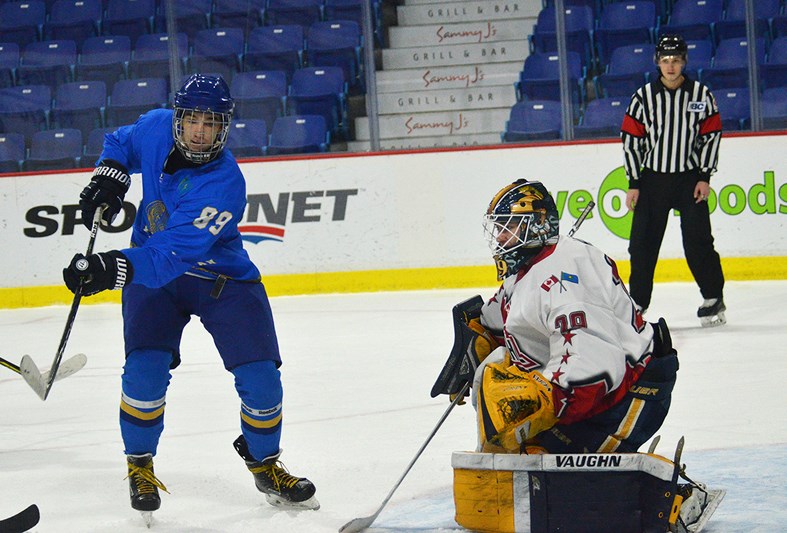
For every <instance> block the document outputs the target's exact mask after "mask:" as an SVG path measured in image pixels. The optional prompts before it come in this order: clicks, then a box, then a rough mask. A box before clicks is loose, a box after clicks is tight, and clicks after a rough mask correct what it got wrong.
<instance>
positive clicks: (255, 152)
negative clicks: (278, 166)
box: [227, 119, 268, 157]
mask: <svg viewBox="0 0 787 533" xmlns="http://www.w3.org/2000/svg"><path fill="white" fill-rule="evenodd" d="M267 146H268V126H267V124H266V122H265V121H264V120H262V119H248V120H235V119H233V121H232V123H231V124H230V132H229V136H228V138H227V147H228V148H229V149H230V151H231V152H232V155H234V156H235V157H260V156H263V155H265V150H266V148H267Z"/></svg>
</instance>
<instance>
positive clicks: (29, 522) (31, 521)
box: [0, 365, 41, 533]
mask: <svg viewBox="0 0 787 533" xmlns="http://www.w3.org/2000/svg"><path fill="white" fill-rule="evenodd" d="M3 366H5V365H3ZM40 519H41V513H39V511H38V506H37V505H36V504H33V505H31V506H30V507H28V508H27V509H24V510H22V511H19V512H18V513H16V514H15V515H14V516H11V517H9V518H6V519H5V520H0V531H2V532H3V533H22V532H23V531H28V530H30V529H33V528H34V527H35V526H36V525H37V524H38V521H39V520H40Z"/></svg>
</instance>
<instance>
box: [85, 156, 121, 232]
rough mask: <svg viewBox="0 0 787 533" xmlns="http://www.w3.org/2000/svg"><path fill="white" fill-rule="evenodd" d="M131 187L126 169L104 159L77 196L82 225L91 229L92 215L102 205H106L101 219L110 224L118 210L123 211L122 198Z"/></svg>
mask: <svg viewBox="0 0 787 533" xmlns="http://www.w3.org/2000/svg"><path fill="white" fill-rule="evenodd" d="M130 186H131V179H130V178H129V177H128V169H126V167H125V166H123V165H122V164H120V163H118V162H117V161H115V160H114V159H104V160H103V161H101V162H100V163H99V164H98V165H97V166H96V169H95V170H94V171H93V179H91V180H90V183H89V184H88V185H87V187H85V188H84V189H82V193H81V194H80V195H79V207H80V208H81V209H82V223H83V224H85V226H87V229H91V227H92V225H93V215H94V214H95V212H96V209H98V208H99V207H100V206H102V205H106V206H107V207H106V209H104V213H103V214H102V215H101V219H102V220H103V221H104V222H106V223H107V225H109V224H111V223H112V221H113V220H114V219H115V217H116V216H117V214H118V213H120V210H121V209H123V197H124V196H125V195H126V192H128V188H129V187H130Z"/></svg>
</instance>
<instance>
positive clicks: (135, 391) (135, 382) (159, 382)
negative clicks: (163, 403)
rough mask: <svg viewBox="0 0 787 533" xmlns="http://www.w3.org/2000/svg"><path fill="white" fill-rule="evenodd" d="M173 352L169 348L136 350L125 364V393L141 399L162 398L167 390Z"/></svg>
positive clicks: (127, 358) (129, 355)
mask: <svg viewBox="0 0 787 533" xmlns="http://www.w3.org/2000/svg"><path fill="white" fill-rule="evenodd" d="M171 362H172V353H171V352H169V351H167V350H149V349H143V350H134V351H133V352H131V353H130V354H128V356H127V357H126V364H125V365H124V366H123V394H124V395H126V396H129V397H131V398H133V399H135V400H139V401H153V400H158V399H162V398H163V397H164V395H165V394H166V392H167V386H168V385H169V380H170V377H171V375H170V373H169V365H170V363H171Z"/></svg>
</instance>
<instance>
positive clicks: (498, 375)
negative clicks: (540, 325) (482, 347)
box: [473, 348, 558, 453]
mask: <svg viewBox="0 0 787 533" xmlns="http://www.w3.org/2000/svg"><path fill="white" fill-rule="evenodd" d="M552 387H553V385H552V383H550V382H549V380H547V379H546V378H545V377H544V376H543V375H542V374H541V373H540V372H535V371H533V372H525V371H524V370H521V369H519V368H518V367H517V366H516V365H513V364H511V358H510V356H509V353H508V350H506V349H505V348H500V349H499V350H496V351H495V352H494V353H493V354H492V355H491V356H490V357H489V358H488V359H487V361H486V362H485V363H484V364H483V365H481V366H480V367H479V368H478V370H477V371H476V375H475V380H474V384H473V389H474V390H475V398H474V400H475V403H476V409H477V416H478V441H479V451H483V452H489V453H494V452H507V453H521V451H522V449H523V448H524V447H525V446H526V445H528V444H530V443H528V442H527V441H529V440H530V439H532V438H533V437H535V436H536V435H538V434H539V433H541V432H542V431H546V430H547V429H549V428H551V427H552V426H554V425H555V423H556V422H557V420H558V419H557V416H555V404H554V400H553V396H552Z"/></svg>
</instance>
